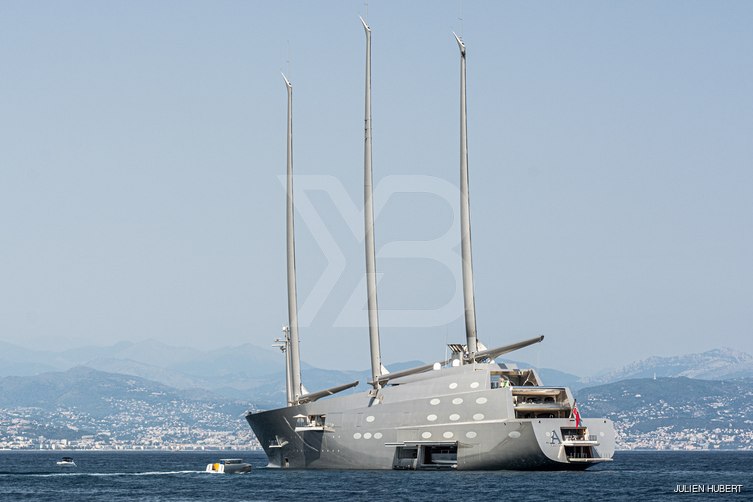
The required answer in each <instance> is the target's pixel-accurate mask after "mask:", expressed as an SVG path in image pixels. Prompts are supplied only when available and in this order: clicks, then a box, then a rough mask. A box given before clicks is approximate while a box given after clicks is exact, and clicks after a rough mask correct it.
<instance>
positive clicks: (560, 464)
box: [246, 19, 614, 469]
mask: <svg viewBox="0 0 753 502" xmlns="http://www.w3.org/2000/svg"><path fill="white" fill-rule="evenodd" d="M361 22H362V24H363V28H364V32H365V35H366V81H365V109H364V235H365V239H364V240H365V256H366V279H367V280H366V284H367V302H368V319H369V341H370V350H371V372H370V376H371V379H370V381H369V384H370V385H371V389H370V390H369V391H368V392H365V393H354V394H347V395H340V396H337V397H333V398H331V399H326V400H322V401H320V399H321V398H323V397H327V396H330V395H333V394H337V393H339V392H341V391H343V390H346V389H349V388H352V387H355V386H356V385H358V382H351V383H346V384H343V385H340V386H337V387H333V388H329V389H325V390H321V391H318V392H308V391H307V390H306V388H305V387H304V385H303V384H302V381H301V366H300V350H299V333H298V319H297V317H298V316H297V298H296V267H295V235H294V234H295V225H294V212H295V211H294V210H295V208H294V204H293V119H292V96H293V94H292V93H293V87H292V85H291V83H290V82H289V81H288V79H287V78H285V77H284V75H283V77H284V80H285V85H286V89H287V94H288V127H287V177H286V179H287V183H286V185H287V279H288V281H287V285H288V322H289V325H288V326H286V327H285V328H284V336H285V338H284V339H283V340H278V343H279V344H278V346H279V347H280V348H281V349H282V350H283V352H284V353H285V356H286V361H285V362H286V365H285V366H286V389H287V406H286V407H285V408H280V409H276V410H268V411H262V412H256V413H251V412H249V413H248V414H247V415H246V419H247V421H248V423H249V425H251V427H252V429H253V430H254V433H255V434H256V436H257V438H258V439H259V441H260V442H261V443H262V446H263V447H264V450H265V452H266V453H267V456H268V457H269V459H270V465H272V466H278V467H298V468H323V469H326V468H344V469H353V468H361V469H390V468H392V469H445V468H450V469H551V468H558V469H562V468H565V469H574V468H580V469H582V468H585V467H588V466H589V465H593V464H595V463H598V462H601V461H608V460H611V457H612V453H613V451H614V428H613V426H612V423H611V422H610V421H609V420H606V419H586V420H584V421H583V422H581V421H580V420H576V421H575V423H574V424H573V423H572V416H573V412H574V405H575V403H574V399H573V396H572V394H571V393H570V391H569V389H567V388H564V387H543V386H542V383H541V381H540V378H539V377H538V375H537V373H536V371H535V370H533V369H527V370H522V369H517V368H515V367H509V366H505V365H499V364H497V363H496V362H495V361H494V360H495V358H496V357H498V356H500V355H502V354H505V353H508V352H511V351H513V350H517V349H520V348H523V347H526V346H529V345H531V344H534V343H538V342H540V341H542V340H543V338H544V337H543V336H540V337H535V338H531V339H528V340H524V341H521V342H517V343H514V344H510V345H506V346H502V347H498V348H494V349H487V348H486V347H484V346H483V345H482V344H481V343H480V342H479V341H478V338H477V331H476V312H475V300H474V289H473V265H472V250H471V218H470V201H469V181H468V147H467V145H468V136H467V105H466V47H465V44H464V43H463V40H462V39H461V38H460V37H458V36H457V35H455V39H456V41H457V44H458V48H459V49H460V211H461V257H462V271H463V297H464V314H465V331H466V343H465V345H462V344H451V345H450V348H451V349H452V352H453V354H452V356H451V357H450V358H449V359H447V360H446V361H442V362H437V363H433V364H427V365H423V366H419V367H416V368H411V369H408V370H403V371H398V372H389V371H388V370H387V369H386V368H385V367H384V365H383V364H382V358H381V351H380V337H379V316H378V303H377V272H376V253H375V244H374V241H375V237H374V210H373V206H374V204H373V174H372V162H371V160H372V155H371V153H372V123H371V28H370V27H369V25H368V24H367V23H366V21H364V20H363V19H361ZM377 405H378V406H377Z"/></svg>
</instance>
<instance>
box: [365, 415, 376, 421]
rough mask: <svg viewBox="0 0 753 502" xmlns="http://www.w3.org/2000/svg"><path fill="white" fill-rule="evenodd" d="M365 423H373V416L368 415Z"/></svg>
mask: <svg viewBox="0 0 753 502" xmlns="http://www.w3.org/2000/svg"><path fill="white" fill-rule="evenodd" d="M366 421H367V422H373V421H374V415H369V416H368V417H366Z"/></svg>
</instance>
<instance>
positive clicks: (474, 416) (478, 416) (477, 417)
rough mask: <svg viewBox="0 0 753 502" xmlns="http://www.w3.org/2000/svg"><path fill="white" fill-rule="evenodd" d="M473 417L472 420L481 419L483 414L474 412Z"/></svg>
mask: <svg viewBox="0 0 753 502" xmlns="http://www.w3.org/2000/svg"><path fill="white" fill-rule="evenodd" d="M473 419H474V420H483V419H484V414H483V413H476V414H475V415H473Z"/></svg>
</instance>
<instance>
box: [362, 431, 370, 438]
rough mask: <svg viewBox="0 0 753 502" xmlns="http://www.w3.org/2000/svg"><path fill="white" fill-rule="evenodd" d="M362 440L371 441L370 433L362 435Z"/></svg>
mask: <svg viewBox="0 0 753 502" xmlns="http://www.w3.org/2000/svg"><path fill="white" fill-rule="evenodd" d="M363 438H364V439H371V433H370V432H367V433H366V434H364V435H363Z"/></svg>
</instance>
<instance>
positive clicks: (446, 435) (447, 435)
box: [442, 431, 454, 439]
mask: <svg viewBox="0 0 753 502" xmlns="http://www.w3.org/2000/svg"><path fill="white" fill-rule="evenodd" d="M453 435H454V434H453V433H452V432H450V431H447V432H445V433H444V434H442V437H444V438H445V439H451V438H452V436H453Z"/></svg>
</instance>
